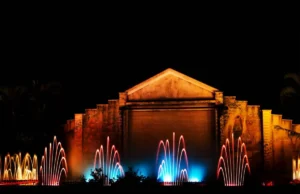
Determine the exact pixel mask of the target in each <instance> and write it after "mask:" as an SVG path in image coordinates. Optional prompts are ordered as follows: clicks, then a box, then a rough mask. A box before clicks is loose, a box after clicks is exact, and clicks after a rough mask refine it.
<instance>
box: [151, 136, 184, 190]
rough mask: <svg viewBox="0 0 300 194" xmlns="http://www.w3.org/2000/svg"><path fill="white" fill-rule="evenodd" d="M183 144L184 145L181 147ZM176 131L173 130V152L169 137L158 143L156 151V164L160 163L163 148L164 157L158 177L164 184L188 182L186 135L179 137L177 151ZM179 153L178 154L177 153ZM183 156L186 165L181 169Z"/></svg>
mask: <svg viewBox="0 0 300 194" xmlns="http://www.w3.org/2000/svg"><path fill="white" fill-rule="evenodd" d="M181 146H182V147H181ZM175 148H176V143H175V133H174V132H173V145H172V153H171V148H170V142H169V140H168V139H167V140H166V141H165V142H164V141H163V140H161V141H160V142H159V143H158V148H157V153H156V165H157V164H158V159H159V153H160V150H161V149H163V159H162V161H161V163H160V165H159V167H158V175H157V179H158V180H161V179H162V181H163V183H164V185H180V184H182V183H183V182H188V180H189V177H188V156H187V151H186V147H185V141H184V137H183V136H182V135H181V136H180V137H179V142H178V147H177V152H176V151H175ZM176 153H177V154H176ZM182 157H184V160H185V165H186V166H185V167H186V168H183V169H181V162H182Z"/></svg>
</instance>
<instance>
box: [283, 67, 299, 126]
mask: <svg viewBox="0 0 300 194" xmlns="http://www.w3.org/2000/svg"><path fill="white" fill-rule="evenodd" d="M280 99H281V105H282V109H283V114H284V116H285V117H288V118H290V119H293V120H294V122H297V123H299V122H300V118H299V117H300V116H299V113H300V112H299V111H300V72H298V73H288V74H286V75H285V76H284V86H283V88H282V90H281V92H280Z"/></svg>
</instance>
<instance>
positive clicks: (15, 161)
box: [0, 153, 38, 181]
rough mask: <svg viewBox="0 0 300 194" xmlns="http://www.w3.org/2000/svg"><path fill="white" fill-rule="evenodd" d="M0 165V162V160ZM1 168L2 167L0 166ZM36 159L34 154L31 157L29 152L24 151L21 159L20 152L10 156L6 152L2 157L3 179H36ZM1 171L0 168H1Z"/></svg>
mask: <svg viewBox="0 0 300 194" xmlns="http://www.w3.org/2000/svg"><path fill="white" fill-rule="evenodd" d="M0 165H1V166H2V163H1V161H0ZM1 168H2V167H1ZM37 169H38V159H37V156H36V155H34V156H33V158H32V157H31V156H30V154H28V153H26V154H25V156H24V158H23V159H22V155H21V153H19V154H14V155H13V156H11V155H10V154H7V155H6V156H5V157H4V166H3V177H2V174H1V177H2V178H1V180H3V181H12V180H13V181H20V180H38V174H37ZM1 173H2V170H1Z"/></svg>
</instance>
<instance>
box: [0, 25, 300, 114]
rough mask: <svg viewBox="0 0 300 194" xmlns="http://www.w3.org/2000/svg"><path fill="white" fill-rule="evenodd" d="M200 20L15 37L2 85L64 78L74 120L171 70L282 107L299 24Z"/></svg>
mask: <svg viewBox="0 0 300 194" xmlns="http://www.w3.org/2000/svg"><path fill="white" fill-rule="evenodd" d="M193 21H194V20H193ZM193 21H191V22H189V23H186V22H182V21H181V22H180V24H176V21H173V22H172V23H171V24H172V25H169V23H168V22H167V21H166V20H164V22H165V23H164V22H162V24H160V25H157V26H155V25H147V24H145V23H136V24H127V23H126V22H125V21H123V22H119V23H111V24H109V25H104V24H102V23H100V24H94V25H91V24H90V23H88V24H86V25H78V26H75V27H74V26H72V27H71V28H69V27H68V26H67V25H65V26H64V25H63V24H60V25H59V26H56V27H55V28H51V27H49V28H43V30H44V31H43V30H42V29H41V30H40V31H36V32H35V34H34V35H32V34H31V35H30V36H29V37H27V36H25V35H24V34H19V33H18V32H14V33H13V35H11V36H10V37H13V38H10V39H8V40H6V42H7V44H5V46H4V47H5V50H4V52H3V53H2V58H3V62H2V63H5V64H6V65H7V68H11V67H12V68H13V69H12V70H10V71H7V72H8V73H7V74H10V73H11V75H10V76H8V77H9V78H6V77H5V74H2V78H1V80H2V84H8V83H10V84H14V83H16V82H22V81H19V80H25V79H31V78H33V77H35V78H40V77H42V78H43V79H45V80H48V79H49V80H50V79H55V80H60V81H61V82H63V83H64V87H65V94H66V95H65V97H66V99H67V101H66V107H67V110H68V111H67V112H68V113H67V116H66V118H69V117H71V116H72V115H73V113H76V112H83V111H84V109H85V108H93V107H95V105H96V104H97V103H105V102H107V99H112V98H118V92H120V91H124V90H126V89H128V88H130V87H132V86H134V85H136V84H138V83H140V82H141V81H144V80H145V79H147V78H149V77H151V76H153V75H155V74H157V73H159V72H160V71H163V70H164V69H166V68H168V67H171V68H174V69H175V70H178V71H180V72H182V73H184V74H186V75H188V76H191V77H193V78H195V79H197V80H199V81H202V82H204V83H206V84H208V85H211V86H213V87H216V88H218V89H220V90H222V91H224V94H225V95H236V96H237V98H238V99H241V100H249V103H250V104H261V105H262V107H264V108H274V109H277V108H278V105H279V91H280V88H281V84H282V83H283V75H284V73H286V72H288V71H298V70H299V66H300V65H299V64H300V54H299V53H300V41H299V31H298V30H296V27H295V25H287V24H284V22H281V23H276V22H273V23H270V22H266V20H263V21H260V20H257V21H253V22H251V21H248V22H238V21H237V22H228V21H226V20H220V21H219V20H218V21H217V22H215V21H210V22H204V23H203V22H201V21H198V22H196V23H193ZM121 23H122V24H121ZM174 23H175V24H174ZM10 41H11V42H10ZM16 66H18V68H16ZM19 66H21V68H19ZM32 74H33V75H32ZM21 76H24V77H21Z"/></svg>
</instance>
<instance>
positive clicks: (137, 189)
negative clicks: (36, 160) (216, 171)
mask: <svg viewBox="0 0 300 194" xmlns="http://www.w3.org/2000/svg"><path fill="white" fill-rule="evenodd" d="M278 191H284V192H288V193H290V192H294V193H299V192H300V186H292V185H289V186H275V187H260V186H259V187H253V186H252V187H241V188H238V187H220V186H198V185H186V186H179V187H171V186H152V187H149V186H147V187H146V186H143V187H142V186H133V187H123V186H121V187H100V186H95V185H64V186H60V187H45V186H2V187H0V194H2V193H16V192H22V193H42V194H43V193H98V192H99V193H109V194H113V193H157V192H159V193H162V192H163V193H187V192H194V193H230V194H231V193H278Z"/></svg>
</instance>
